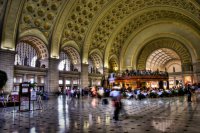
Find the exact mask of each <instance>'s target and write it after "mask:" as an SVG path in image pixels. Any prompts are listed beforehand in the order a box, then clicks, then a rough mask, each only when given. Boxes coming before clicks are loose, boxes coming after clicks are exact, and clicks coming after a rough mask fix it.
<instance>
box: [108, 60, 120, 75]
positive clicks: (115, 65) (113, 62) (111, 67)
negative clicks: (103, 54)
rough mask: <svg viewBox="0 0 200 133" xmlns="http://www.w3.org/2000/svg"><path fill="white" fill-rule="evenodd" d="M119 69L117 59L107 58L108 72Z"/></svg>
mask: <svg viewBox="0 0 200 133" xmlns="http://www.w3.org/2000/svg"><path fill="white" fill-rule="evenodd" d="M118 70H119V66H118V63H117V60H116V59H115V58H114V57H113V58H111V59H110V60H109V73H113V72H114V73H116V72H117V71H118Z"/></svg>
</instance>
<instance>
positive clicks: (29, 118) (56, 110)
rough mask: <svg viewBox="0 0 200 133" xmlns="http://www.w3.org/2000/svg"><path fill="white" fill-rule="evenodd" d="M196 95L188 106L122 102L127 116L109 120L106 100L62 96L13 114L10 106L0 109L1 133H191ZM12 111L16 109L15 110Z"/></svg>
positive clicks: (196, 118)
mask: <svg viewBox="0 0 200 133" xmlns="http://www.w3.org/2000/svg"><path fill="white" fill-rule="evenodd" d="M199 98H200V97H199V96H198V95H197V96H196V97H193V102H192V103H188V102H187V98H186V97H171V98H158V99H144V100H141V101H139V100H134V99H131V100H127V99H123V100H122V102H123V105H124V109H125V112H126V114H128V117H124V116H123V115H120V120H119V121H114V120H113V119H112V115H113V107H112V105H111V102H110V99H109V103H110V104H108V105H103V104H102V102H101V99H97V98H90V97H83V98H80V99H76V98H69V97H66V96H59V97H51V99H50V100H48V101H43V103H44V109H43V110H35V111H29V112H15V111H13V110H14V108H13V107H8V108H0V132H1V133H8V132H12V133H26V132H27V133H55V132H56V133H83V132H95V133H103V132H105V133H107V132H114V133H118V132H119V133H121V132H137V133H143V132H147V131H148V132H153V133H157V132H175V133H176V132H177V133H179V132H186V131H188V132H192V133H197V132H199V131H198V128H199V123H200V113H199V112H200V106H199ZM15 109H16V108H15Z"/></svg>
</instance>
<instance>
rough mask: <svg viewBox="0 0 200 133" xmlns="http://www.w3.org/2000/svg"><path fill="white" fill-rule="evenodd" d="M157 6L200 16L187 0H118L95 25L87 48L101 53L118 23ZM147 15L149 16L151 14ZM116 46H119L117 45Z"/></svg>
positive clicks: (138, 23) (199, 11)
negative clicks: (98, 50) (95, 49)
mask: <svg viewBox="0 0 200 133" xmlns="http://www.w3.org/2000/svg"><path fill="white" fill-rule="evenodd" d="M158 6H159V7H169V8H176V9H181V10H186V11H187V12H189V13H191V14H193V15H194V16H196V17H197V18H199V17H200V10H199V9H197V8H196V6H194V5H193V4H192V3H190V1H188V0H148V1H145V0H134V1H133V0H123V1H121V0H120V1H119V3H117V4H116V5H115V6H114V7H113V8H111V9H110V10H109V12H108V13H107V14H106V15H105V16H104V17H103V18H102V19H101V21H99V24H98V25H97V26H96V30H95V31H94V33H93V36H92V38H91V45H90V48H89V49H90V50H92V49H94V48H99V49H100V51H101V52H102V53H103V52H104V51H105V48H106V46H107V42H108V40H109V38H110V37H111V35H112V33H113V31H114V30H115V29H116V28H117V27H118V26H119V25H120V23H122V22H123V21H124V20H125V19H127V18H128V17H130V15H131V14H134V13H136V12H138V11H141V10H144V9H147V8H150V7H158ZM145 17H146V16H145ZM148 17H150V18H151V16H148ZM157 18H159V16H157ZM146 20H148V18H146ZM140 21H143V20H142V18H140ZM140 21H138V22H137V25H138V27H139V26H140V23H142V22H140ZM128 29H129V28H128ZM128 35H130V33H127V34H124V36H128ZM119 39H121V38H119ZM122 40H123V39H122ZM117 43H118V42H117ZM120 45H121V44H120ZM116 46H117V47H119V46H118V45H116ZM116 49H117V48H116ZM113 52H117V53H118V54H119V52H118V51H113Z"/></svg>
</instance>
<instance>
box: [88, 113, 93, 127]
mask: <svg viewBox="0 0 200 133" xmlns="http://www.w3.org/2000/svg"><path fill="white" fill-rule="evenodd" d="M92 124H93V120H92V114H89V125H90V126H92Z"/></svg>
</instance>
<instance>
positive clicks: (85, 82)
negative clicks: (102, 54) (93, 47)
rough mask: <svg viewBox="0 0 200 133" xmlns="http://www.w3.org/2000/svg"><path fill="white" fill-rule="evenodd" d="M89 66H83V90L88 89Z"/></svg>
mask: <svg viewBox="0 0 200 133" xmlns="http://www.w3.org/2000/svg"><path fill="white" fill-rule="evenodd" d="M88 85H89V83H88V64H82V65H81V88H82V89H84V88H85V87H88Z"/></svg>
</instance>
